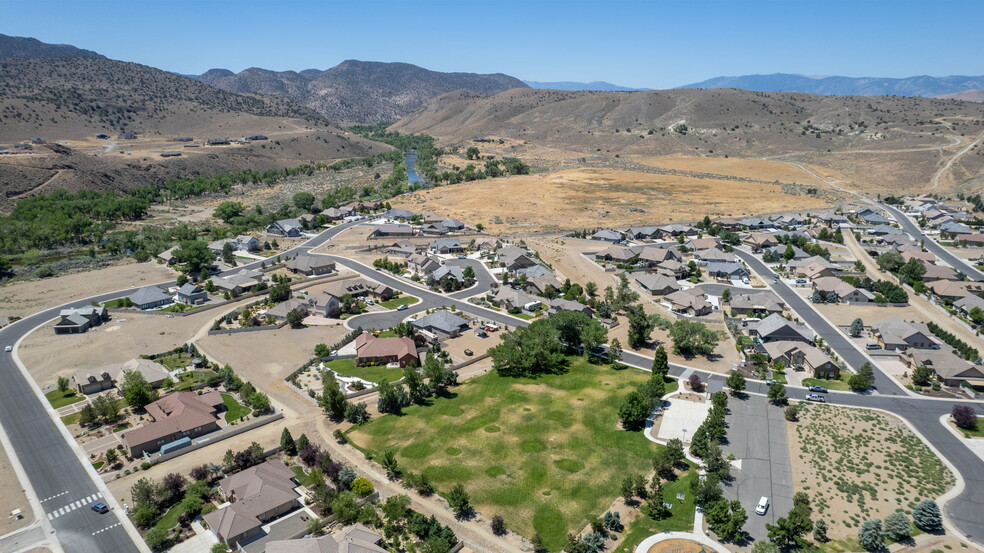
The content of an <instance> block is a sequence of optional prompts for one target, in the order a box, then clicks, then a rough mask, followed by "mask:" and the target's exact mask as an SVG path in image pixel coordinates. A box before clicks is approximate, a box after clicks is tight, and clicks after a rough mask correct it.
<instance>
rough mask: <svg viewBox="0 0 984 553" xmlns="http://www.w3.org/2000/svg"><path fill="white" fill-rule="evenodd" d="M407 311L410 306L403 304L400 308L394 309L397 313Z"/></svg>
mask: <svg viewBox="0 0 984 553" xmlns="http://www.w3.org/2000/svg"><path fill="white" fill-rule="evenodd" d="M407 309H410V306H409V305H407V304H403V305H401V306H400V307H397V308H396V310H397V311H406V310H407Z"/></svg>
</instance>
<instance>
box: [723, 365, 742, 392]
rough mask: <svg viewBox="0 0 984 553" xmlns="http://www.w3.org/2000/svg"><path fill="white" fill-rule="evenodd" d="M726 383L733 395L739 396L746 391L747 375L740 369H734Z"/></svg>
mask: <svg viewBox="0 0 984 553" xmlns="http://www.w3.org/2000/svg"><path fill="white" fill-rule="evenodd" d="M725 384H727V385H728V388H729V389H730V390H731V395H734V396H737V395H740V394H741V393H742V392H744V391H745V377H744V376H743V375H742V374H741V373H740V372H738V371H733V372H732V373H731V374H730V375H728V380H727V381H726V382H725Z"/></svg>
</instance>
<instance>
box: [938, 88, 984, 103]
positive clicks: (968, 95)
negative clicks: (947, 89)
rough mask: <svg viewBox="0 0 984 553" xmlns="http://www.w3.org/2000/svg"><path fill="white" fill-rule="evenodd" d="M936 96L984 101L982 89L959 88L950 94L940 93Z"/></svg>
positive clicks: (966, 100) (968, 100)
mask: <svg viewBox="0 0 984 553" xmlns="http://www.w3.org/2000/svg"><path fill="white" fill-rule="evenodd" d="M937 98H949V99H951V100H963V101H965V102H984V90H961V91H960V92H953V93H951V94H940V95H939V96H937Z"/></svg>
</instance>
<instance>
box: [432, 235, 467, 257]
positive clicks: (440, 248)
mask: <svg viewBox="0 0 984 553" xmlns="http://www.w3.org/2000/svg"><path fill="white" fill-rule="evenodd" d="M430 251H432V252H434V253H439V254H458V253H465V248H464V246H462V245H461V240H458V239H457V238H440V239H438V240H434V241H433V242H431V243H430Z"/></svg>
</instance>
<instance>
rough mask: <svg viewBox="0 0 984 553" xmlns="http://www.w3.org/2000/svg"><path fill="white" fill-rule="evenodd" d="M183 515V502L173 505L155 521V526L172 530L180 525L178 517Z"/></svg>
mask: <svg viewBox="0 0 984 553" xmlns="http://www.w3.org/2000/svg"><path fill="white" fill-rule="evenodd" d="M179 516H181V503H178V504H177V505H175V506H173V507H171V508H170V509H168V510H167V512H166V513H164V516H162V517H161V518H160V519H158V521H157V522H155V523H154V528H163V529H165V530H170V529H171V528H174V527H175V526H177V525H178V517H179Z"/></svg>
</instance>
